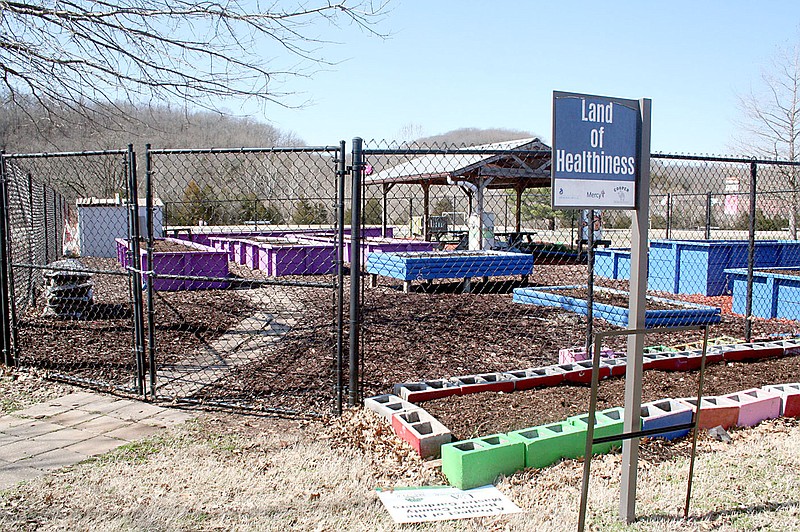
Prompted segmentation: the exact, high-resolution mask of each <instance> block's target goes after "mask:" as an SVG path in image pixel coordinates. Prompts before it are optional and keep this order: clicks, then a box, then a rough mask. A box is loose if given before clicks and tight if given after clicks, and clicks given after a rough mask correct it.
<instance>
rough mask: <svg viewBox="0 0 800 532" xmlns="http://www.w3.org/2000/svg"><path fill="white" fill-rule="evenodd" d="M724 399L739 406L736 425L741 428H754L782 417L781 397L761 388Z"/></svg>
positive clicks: (729, 395) (727, 396) (733, 394)
mask: <svg viewBox="0 0 800 532" xmlns="http://www.w3.org/2000/svg"><path fill="white" fill-rule="evenodd" d="M722 397H724V398H725V399H730V400H731V401H733V402H734V403H736V404H738V405H739V418H738V419H737V420H736V424H737V425H738V426H740V427H752V426H753V425H757V424H758V423H761V422H762V421H764V420H765V419H775V418H777V417H780V415H781V396H780V395H778V394H776V393H772V392H768V391H766V390H762V389H761V388H751V389H749V390H743V391H741V392H736V393H730V394H728V395H723V396H722Z"/></svg>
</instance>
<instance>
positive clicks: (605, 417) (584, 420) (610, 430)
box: [567, 407, 624, 455]
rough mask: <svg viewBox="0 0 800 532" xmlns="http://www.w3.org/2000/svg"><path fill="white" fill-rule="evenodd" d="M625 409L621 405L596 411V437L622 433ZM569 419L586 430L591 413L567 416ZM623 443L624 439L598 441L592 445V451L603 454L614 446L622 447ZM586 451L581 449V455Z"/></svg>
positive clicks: (584, 443)
mask: <svg viewBox="0 0 800 532" xmlns="http://www.w3.org/2000/svg"><path fill="white" fill-rule="evenodd" d="M623 412H624V409H623V408H621V407H616V408H609V409H608V410H603V411H600V412H596V415H595V423H594V437H595V438H602V437H605V436H615V435H617V434H622V423H623V416H624V413H623ZM567 421H568V422H569V423H570V424H572V425H574V426H576V427H578V428H579V429H583V430H584V431H586V430H587V429H588V427H589V414H581V415H579V416H572V417H570V418H567ZM585 438H586V436H585V435H584V440H583V445H584V447H585V445H586V439H585ZM621 445H622V441H621V440H620V441H614V442H609V443H596V444H594V445H593V446H592V452H593V453H594V454H603V453H607V452H609V451H610V450H611V449H612V447H620V446H621ZM583 452H584V451H581V455H583Z"/></svg>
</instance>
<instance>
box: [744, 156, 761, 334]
mask: <svg viewBox="0 0 800 532" xmlns="http://www.w3.org/2000/svg"><path fill="white" fill-rule="evenodd" d="M757 178H758V168H757V166H756V162H755V161H753V162H751V163H750V219H749V221H750V224H749V226H748V236H747V238H748V243H747V301H746V303H745V305H746V310H745V318H744V341H745V342H749V341H750V337H751V336H752V333H753V331H752V328H753V320H752V317H753V266H754V263H755V257H756V184H757V181H758V179H757Z"/></svg>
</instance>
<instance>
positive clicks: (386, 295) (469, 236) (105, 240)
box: [0, 139, 800, 414]
mask: <svg viewBox="0 0 800 532" xmlns="http://www.w3.org/2000/svg"><path fill="white" fill-rule="evenodd" d="M353 148H354V149H353V153H352V161H351V164H352V170H353V172H352V175H350V174H351V172H350V171H349V170H350V167H349V166H347V164H346V158H345V146H344V143H341V144H340V145H339V146H331V147H319V148H268V149H236V150H225V149H204V150H165V149H152V148H151V147H149V146H147V147H146V148H145V149H144V151H139V152H137V151H134V150H133V148H130V147H129V148H128V149H127V150H117V151H107V152H92V153H67V154H34V155H30V154H25V155H6V156H4V157H3V161H2V162H3V184H4V187H3V196H4V197H3V202H2V203H3V209H4V211H3V213H2V214H3V216H0V220H2V224H4V226H3V228H2V233H3V234H4V235H5V239H4V242H5V243H6V245H5V246H3V247H2V253H3V256H2V257H0V259H2V260H0V269H1V270H0V274H2V275H0V276H2V278H3V279H4V282H3V283H0V284H2V286H1V287H0V289H1V290H0V296H2V298H0V300H1V301H2V303H3V310H4V313H5V315H6V316H8V317H9V319H7V320H4V323H3V329H2V333H3V340H4V341H3V353H4V360H5V362H6V364H7V365H12V364H18V365H20V366H23V367H28V368H38V369H41V370H42V371H45V372H46V373H47V375H49V376H51V377H54V378H60V379H66V380H70V381H73V382H79V383H83V384H87V385H91V386H94V387H101V388H111V389H116V390H118V391H122V392H125V393H130V394H133V395H137V396H142V397H145V398H148V399H153V400H161V401H177V402H193V403H202V404H210V405H221V406H233V407H238V408H252V409H256V410H259V411H268V412H276V413H287V414H309V413H313V414H325V413H328V412H330V411H331V410H333V411H335V412H338V411H340V408H341V404H342V401H343V397H345V396H347V395H349V398H350V402H352V403H355V402H358V399H359V398H360V397H362V396H363V395H374V394H377V393H385V392H386V391H387V390H389V389H391V387H392V385H394V384H396V383H400V382H409V381H420V380H429V379H435V378H437V377H447V378H450V377H458V376H464V377H467V378H468V377H469V376H474V375H478V374H481V375H484V376H489V377H486V378H491V377H490V375H491V374H493V373H496V372H503V371H511V370H517V369H521V368H530V367H540V366H544V365H548V364H553V363H555V362H557V361H560V360H561V359H564V360H566V359H568V358H569V357H570V356H572V357H573V358H574V356H575V354H576V353H579V352H580V351H581V350H582V349H585V347H586V345H587V342H588V338H590V337H591V334H592V332H598V331H602V330H606V329H613V328H618V327H621V326H624V321H625V317H624V314H625V311H626V308H627V298H628V289H629V280H630V274H631V272H630V264H631V253H630V225H631V213H630V212H626V211H611V210H606V211H603V212H599V211H595V212H586V211H557V210H553V209H551V208H550V189H549V184H550V167H549V165H550V148H549V147H548V146H546V145H544V144H543V143H541V142H540V141H538V140H537V139H525V140H520V141H512V142H504V143H496V144H491V145H485V146H477V147H475V146H473V147H463V146H462V147H459V146H437V145H434V146H419V145H398V144H396V143H382V142H368V143H365V144H364V145H362V144H361V143H360V142H357V143H355V144H354V147H353ZM795 169H796V166H795V165H792V164H789V163H782V162H781V163H776V162H774V161H772V162H770V161H754V160H750V159H723V158H700V157H687V156H670V155H653V156H652V162H651V195H650V205H649V208H650V211H649V212H650V254H649V271H648V294H649V295H651V296H653V297H654V298H652V299H650V300H649V301H648V310H651V309H652V310H656V311H658V312H660V314H659V320H658V325H660V326H661V325H666V326H669V325H682V324H685V323H687V321H691V320H694V319H701V320H708V322H710V323H712V324H713V327H712V334H717V335H718V336H731V337H737V338H742V337H750V336H764V335H769V334H781V333H792V332H794V330H795V325H796V323H797V319H798V317H797V316H796V315H793V314H791V312H792V311H793V308H795V307H797V308H800V296H795V295H794V294H796V293H797V292H796V291H795V290H794V289H793V288H792V286H793V285H791V283H792V282H793V281H794V280H795V272H796V271H797V270H798V269H800V248H798V247H796V246H798V239H797V212H798V208H797V199H798V198H797V197H796V196H797V194H796V192H794V191H796V190H798V189H800V186H798V183H797V179H796V175H795ZM351 179H352V180H353V182H352V185H351V183H350V180H351ZM751 241H752V244H751ZM348 264H349V265H350V266H352V269H351V270H350V272H349V273H350V275H346V274H347V273H348V271H347V269H346V268H347V265H348ZM770 276H771V277H770ZM767 278H769V279H770V280H769V281H768V282H767V281H766V280H764V281H762V279H767ZM775 279H778V280H780V282H781V283H783V282H785V283H787V284H786V286H787V287H788V288H784V289H783V291H782V292H781V295H780V296H773V295H772V294H769V295H768V294H767V293H766V292H764V291H765V290H766V288H763V289H762V288H761V286H762V285H764V286H766V284H768V283H769V284H770V285H771V286H772V285H775V283H776V282H777V281H776V280H775ZM777 290H780V289H777ZM762 292H764V293H763V294H762ZM762 296H763V297H764V298H768V299H769V300H768V301H767V299H765V300H763V301H762V300H761V299H759V297H762ZM656 297H657V298H661V299H655V298H656ZM589 299H591V300H592V301H593V302H594V305H591V304H589V303H588V302H587V300H589ZM664 300H668V301H664ZM351 302H352V303H351ZM602 305H607V306H606V307H602ZM614 307H616V309H615V308H614ZM347 309H349V310H347ZM348 312H349V321H348V319H347V318H346V315H347V314H348ZM746 315H752V316H754V319H745V316H746ZM620 316H622V317H620ZM698 316H699V318H698ZM649 341H652V342H655V343H656V344H664V345H669V344H670V342H671V339H670V338H669V337H666V336H663V337H658V336H657V335H653V338H652V339H650V340H649ZM609 348H611V349H617V348H619V349H620V350H621V349H622V348H623V346H622V345H611V346H609ZM347 351H349V353H346V352H347ZM346 375H347V377H345V376H346Z"/></svg>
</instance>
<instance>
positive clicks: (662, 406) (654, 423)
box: [641, 399, 693, 440]
mask: <svg viewBox="0 0 800 532" xmlns="http://www.w3.org/2000/svg"><path fill="white" fill-rule="evenodd" d="M692 414H693V411H692V407H691V406H689V405H687V404H686V403H681V402H680V401H676V400H675V399H663V400H661V401H653V402H651V403H645V404H643V405H642V411H641V420H642V430H651V429H667V428H669V427H674V426H676V425H684V424H686V423H691V422H692ZM687 434H689V429H679V430H673V431H667V432H663V433H660V434H656V435H653V436H651V437H652V438H664V439H665V440H674V439H676V438H681V437H683V436H686V435H687Z"/></svg>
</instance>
